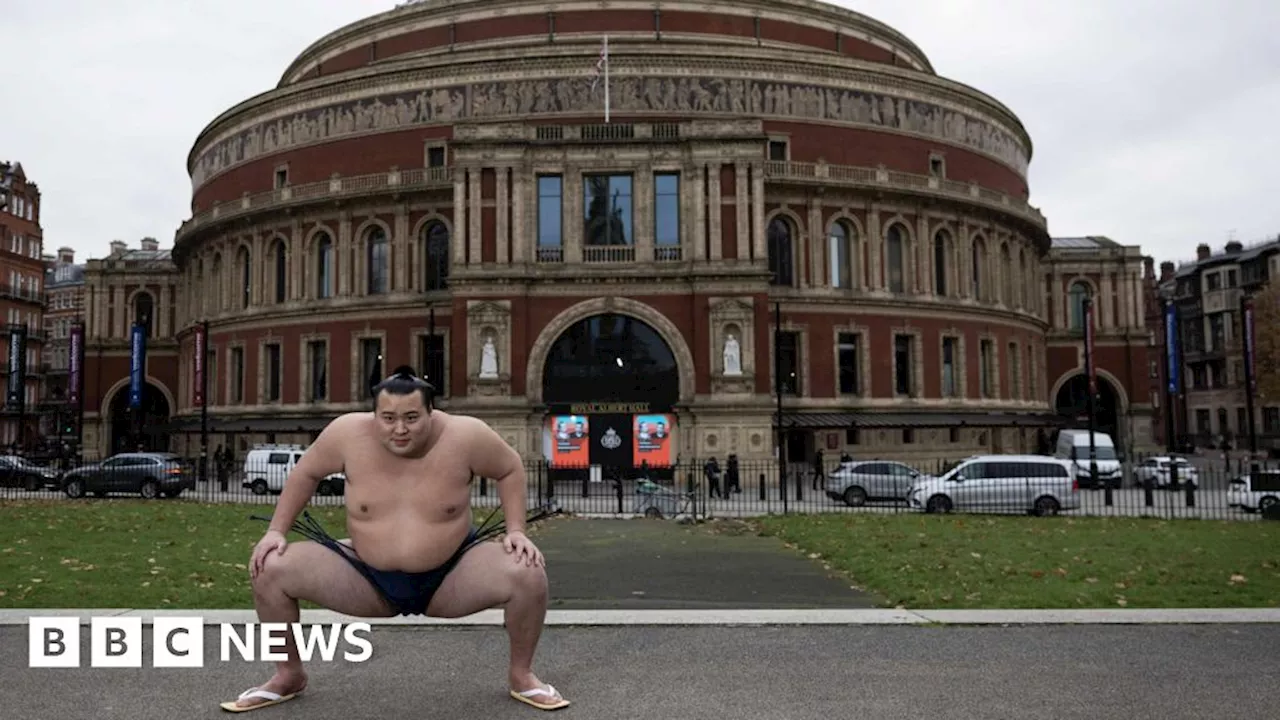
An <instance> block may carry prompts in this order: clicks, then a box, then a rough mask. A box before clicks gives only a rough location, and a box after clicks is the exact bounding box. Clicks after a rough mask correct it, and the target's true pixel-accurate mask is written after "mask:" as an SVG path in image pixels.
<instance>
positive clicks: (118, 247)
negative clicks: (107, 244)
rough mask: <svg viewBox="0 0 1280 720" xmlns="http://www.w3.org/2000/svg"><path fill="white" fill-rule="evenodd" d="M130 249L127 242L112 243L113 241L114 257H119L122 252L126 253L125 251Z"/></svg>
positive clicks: (112, 250) (112, 251) (112, 252)
mask: <svg viewBox="0 0 1280 720" xmlns="http://www.w3.org/2000/svg"><path fill="white" fill-rule="evenodd" d="M128 249H129V245H128V244H127V243H125V241H123V240H112V241H111V254H112V255H119V254H120V253H122V252H124V251H125V250H128Z"/></svg>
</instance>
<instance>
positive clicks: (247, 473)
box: [241, 445, 346, 495]
mask: <svg viewBox="0 0 1280 720" xmlns="http://www.w3.org/2000/svg"><path fill="white" fill-rule="evenodd" d="M306 451H307V450H306V448H304V447H302V446H301V445H254V446H253V447H252V448H251V449H250V450H249V453H248V454H247V455H245V457H244V482H242V483H241V485H242V486H244V487H247V488H249V489H250V490H252V491H253V494H254V495H266V494H267V493H271V494H273V495H279V494H280V493H281V492H283V491H284V482H285V480H287V479H288V478H289V472H290V471H291V470H293V466H294V465H297V464H298V461H299V460H301V459H302V454H303V453H305V452H306ZM345 485H346V477H345V476H344V475H343V474H342V473H337V474H335V475H330V476H329V477H327V478H325V479H324V480H321V481H320V484H319V485H318V486H316V494H317V495H342V494H344V492H345V490H346V487H345Z"/></svg>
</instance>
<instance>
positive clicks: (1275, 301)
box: [1253, 282, 1280, 402]
mask: <svg viewBox="0 0 1280 720" xmlns="http://www.w3.org/2000/svg"><path fill="white" fill-rule="evenodd" d="M1253 345H1254V362H1253V368H1254V369H1253V373H1254V382H1255V383H1256V384H1257V388H1258V394H1257V397H1256V398H1254V400H1255V401H1262V402H1276V401H1277V400H1280V282H1277V283H1271V284H1268V285H1267V286H1266V287H1264V288H1263V289H1262V290H1260V291H1258V293H1257V294H1256V295H1254V296H1253Z"/></svg>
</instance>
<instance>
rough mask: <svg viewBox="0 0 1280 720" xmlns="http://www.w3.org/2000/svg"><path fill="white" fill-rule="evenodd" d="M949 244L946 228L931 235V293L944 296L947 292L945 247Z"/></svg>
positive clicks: (949, 237)
mask: <svg viewBox="0 0 1280 720" xmlns="http://www.w3.org/2000/svg"><path fill="white" fill-rule="evenodd" d="M950 245H951V235H950V234H949V233H948V232H947V231H946V230H939V231H938V232H937V233H935V234H934V236H933V294H934V295H937V296H938V297H946V294H947V248H948V247H949V246H950Z"/></svg>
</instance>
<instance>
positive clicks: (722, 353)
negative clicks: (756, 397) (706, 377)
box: [708, 298, 755, 394]
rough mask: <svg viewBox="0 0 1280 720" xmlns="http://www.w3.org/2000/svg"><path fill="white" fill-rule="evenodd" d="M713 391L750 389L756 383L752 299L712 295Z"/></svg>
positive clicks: (710, 350)
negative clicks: (714, 296)
mask: <svg viewBox="0 0 1280 720" xmlns="http://www.w3.org/2000/svg"><path fill="white" fill-rule="evenodd" d="M710 318H711V346H710V348H709V349H708V350H709V352H710V354H711V355H710V356H711V363H710V364H711V392H712V393H717V394H718V393H750V392H752V388H753V387H754V386H755V338H754V335H755V309H754V307H753V302H752V299H750V298H747V299H742V298H711V313H710Z"/></svg>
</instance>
